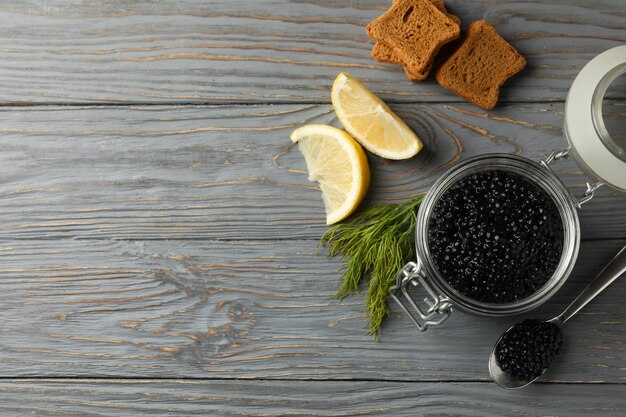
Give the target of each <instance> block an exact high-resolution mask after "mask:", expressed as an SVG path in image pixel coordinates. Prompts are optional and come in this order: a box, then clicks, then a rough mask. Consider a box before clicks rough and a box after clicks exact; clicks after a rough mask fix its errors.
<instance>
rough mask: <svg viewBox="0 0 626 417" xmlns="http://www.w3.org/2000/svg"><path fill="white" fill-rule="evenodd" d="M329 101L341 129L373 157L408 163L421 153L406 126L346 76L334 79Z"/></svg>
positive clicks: (361, 86) (345, 73)
mask: <svg viewBox="0 0 626 417" xmlns="http://www.w3.org/2000/svg"><path fill="white" fill-rule="evenodd" d="M331 100H332V102H333V107H334V108H335V113H337V117H338V118H339V121H340V122H341V124H342V125H343V127H344V128H345V129H346V130H347V131H348V133H350V134H351V135H352V136H353V137H354V138H355V139H356V140H357V141H359V143H360V144H361V145H363V147H365V149H367V150H368V151H370V152H372V153H373V154H376V155H378V156H381V157H383V158H387V159H407V158H410V157H412V156H414V155H416V154H417V153H418V152H419V151H420V150H421V149H422V142H421V141H420V139H419V138H418V137H417V135H416V134H415V133H414V132H413V131H412V130H411V129H410V128H409V127H408V126H407V125H406V123H404V122H403V121H402V119H400V118H399V117H398V116H397V115H396V114H395V113H394V112H393V111H391V109H390V108H389V107H388V106H387V105H386V104H385V103H384V102H383V101H382V100H381V99H379V98H378V97H376V96H375V95H374V94H373V93H372V92H371V91H370V90H368V89H367V88H365V86H364V85H363V84H361V83H360V82H359V80H357V79H356V78H354V77H353V76H351V75H350V74H348V73H347V72H342V73H340V74H339V75H338V76H337V78H335V82H334V83H333V89H332V92H331Z"/></svg>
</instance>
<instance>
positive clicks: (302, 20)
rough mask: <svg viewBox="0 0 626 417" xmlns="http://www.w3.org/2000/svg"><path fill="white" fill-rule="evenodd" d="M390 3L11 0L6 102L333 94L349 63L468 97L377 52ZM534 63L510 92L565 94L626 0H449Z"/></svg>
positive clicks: (2, 33) (618, 34)
mask: <svg viewBox="0 0 626 417" xmlns="http://www.w3.org/2000/svg"><path fill="white" fill-rule="evenodd" d="M389 3H390V1H389V0H362V1H358V2H354V1H353V2H334V1H332V2H330V1H325V0H310V1H289V0H265V1H257V0H247V1H237V2H233V1H231V0H222V1H210V2H198V1H194V0H166V1H159V2H158V7H155V4H154V2H152V1H133V2H124V3H123V4H115V5H112V4H111V2H107V1H90V2H75V1H69V0H55V1H45V2H39V1H19V2H15V1H7V0H3V1H0V37H1V38H2V39H3V47H2V49H1V50H0V62H2V65H0V79H2V80H3V83H2V85H1V86H0V97H1V101H2V102H5V103H42V102H43V103H51V102H55V103H59V102H129V101H130V102H197V101H201V102H207V101H210V102H269V101H274V102H277V101H278V102H284V101H290V102H298V101H300V102H301V101H306V102H311V101H314V102H328V101H329V94H328V89H329V86H330V84H331V82H332V80H333V79H334V77H335V76H336V75H337V73H338V72H340V71H342V70H349V71H351V72H352V73H353V74H354V75H356V76H358V77H360V78H362V79H363V80H365V81H367V83H368V85H370V86H371V87H372V88H373V89H374V90H375V91H376V92H378V93H380V94H382V95H383V96H384V97H385V98H386V99H393V100H400V101H402V100H405V101H406V100H411V101H415V100H418V101H442V100H446V101H448V100H453V101H460V100H461V99H460V98H459V97H457V96H456V95H454V94H451V93H449V92H448V91H447V90H445V89H443V88H441V87H440V86H439V85H438V84H437V83H436V82H435V81H434V80H433V79H430V80H428V81H427V82H424V83H420V84H412V83H410V82H408V81H407V80H406V78H405V76H404V74H403V73H402V71H401V70H400V69H399V68H398V67H395V66H392V65H388V64H381V63H377V62H375V61H374V60H373V59H372V58H371V57H370V49H371V47H372V44H373V43H372V41H370V40H368V38H367V36H366V34H365V29H364V28H365V25H366V24H367V23H368V22H369V21H371V20H372V19H374V18H375V17H376V16H378V15H379V14H381V13H382V11H383V10H384V9H385V8H386V7H387V6H388V4H389ZM446 4H447V6H448V7H449V9H450V10H451V11H452V12H453V13H455V14H457V15H458V16H459V17H460V18H461V19H462V21H463V26H466V25H467V24H469V23H470V22H472V21H474V20H477V19H481V18H486V19H488V20H490V21H491V22H493V23H494V24H495V25H496V27H497V29H498V31H499V32H500V33H501V34H502V35H503V36H504V37H505V38H507V39H508V40H510V41H511V42H512V44H513V45H514V46H515V47H516V48H518V49H519V50H520V51H521V52H522V53H523V54H524V55H525V56H526V57H527V59H528V68H527V69H526V70H525V71H524V73H523V74H522V75H520V76H519V77H516V78H515V80H514V81H511V82H510V83H507V85H506V86H505V87H504V89H503V93H502V98H501V99H502V100H503V101H528V100H533V101H536V100H549V101H553V100H556V101H562V100H564V99H565V95H566V93H567V90H568V88H569V85H570V83H571V81H572V79H573V77H574V76H575V75H576V74H577V72H578V71H579V70H580V68H581V67H582V66H583V65H584V64H585V63H586V62H587V61H589V60H590V59H591V58H592V57H594V56H595V55H597V54H598V53H600V52H602V51H604V50H606V49H609V48H611V47H613V46H617V45H620V44H623V43H624V42H625V41H626V26H625V25H624V17H625V15H624V10H626V1H624V0H601V1H593V2H590V1H585V0H565V1H564V0H561V1H554V0H550V1H547V0H544V1H535V2H531V3H529V2H526V1H522V0H517V1H507V0H494V1H486V0H472V1H467V0H464V1H461V0H448V1H446Z"/></svg>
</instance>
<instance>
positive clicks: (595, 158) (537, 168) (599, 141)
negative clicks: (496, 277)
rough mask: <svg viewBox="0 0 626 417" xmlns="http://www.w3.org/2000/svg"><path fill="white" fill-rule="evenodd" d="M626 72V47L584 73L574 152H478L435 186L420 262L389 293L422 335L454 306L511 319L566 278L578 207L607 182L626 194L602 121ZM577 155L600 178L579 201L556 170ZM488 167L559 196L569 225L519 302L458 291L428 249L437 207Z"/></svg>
mask: <svg viewBox="0 0 626 417" xmlns="http://www.w3.org/2000/svg"><path fill="white" fill-rule="evenodd" d="M625 71H626V45H625V46H620V47H617V48H613V49H611V50H608V51H606V52H604V53H602V54H600V55H598V56H597V57H596V58H594V59H593V60H592V61H590V62H589V63H588V64H587V65H586V66H585V67H584V68H583V70H582V71H581V72H580V74H579V75H578V76H577V78H576V80H575V81H574V83H573V84H572V87H571V89H570V92H569V94H568V99H567V102H566V105H565V129H564V130H565V136H566V138H567V141H568V144H569V148H568V149H566V150H564V151H560V152H554V153H552V154H551V155H550V156H549V157H548V158H547V159H545V160H543V161H541V163H537V162H535V161H532V160H530V159H528V158H524V157H522V156H518V155H511V154H485V155H479V156H476V157H473V158H470V159H468V160H466V161H464V162H462V163H460V164H458V165H456V166H455V167H453V168H452V169H450V170H449V171H447V172H446V173H445V174H444V175H442V176H441V177H440V178H439V179H438V180H437V181H436V182H435V184H434V185H433V187H432V188H431V189H430V191H429V192H428V193H427V194H426V197H425V199H424V202H423V203H422V205H421V207H420V210H419V212H418V214H417V224H416V231H415V232H416V233H415V235H416V239H415V249H416V253H417V261H416V262H410V263H408V264H407V265H406V266H405V267H404V268H402V269H401V270H400V271H399V272H398V274H397V276H396V283H395V285H394V286H393V287H392V288H391V290H390V291H391V297H392V298H393V299H394V300H395V301H396V302H397V303H398V304H399V305H400V307H401V308H402V310H404V311H405V312H406V313H407V314H408V316H409V317H410V319H411V320H412V321H413V323H414V324H415V325H416V326H417V328H418V329H419V330H421V331H425V330H426V329H427V328H428V327H429V326H433V325H438V324H440V323H442V322H443V321H444V320H446V319H447V318H448V317H449V316H450V313H451V311H452V309H453V308H458V309H459V310H462V311H464V312H467V313H470V314H477V315H483V316H505V315H512V314H519V313H523V312H526V311H529V310H531V309H533V308H536V307H537V306H539V305H540V304H542V303H544V302H545V301H547V300H548V299H549V298H550V297H552V295H554V293H555V292H556V291H558V289H559V288H560V287H561V286H562V285H563V283H564V282H565V281H566V280H567V278H568V276H569V274H570V273H571V271H572V268H573V267H574V264H575V262H576V257H577V255H578V249H579V245H580V223H579V220H578V212H577V209H578V208H580V207H581V205H582V204H584V203H586V202H587V201H589V200H590V199H591V198H592V197H593V193H594V191H595V190H596V189H597V188H599V187H600V186H602V185H604V184H608V185H610V186H611V187H612V188H614V189H617V190H620V191H626V157H624V154H623V153H621V148H620V149H618V150H616V149H615V146H614V144H613V142H612V140H611V139H610V136H608V133H607V132H606V129H605V128H604V124H603V122H602V117H601V103H602V99H603V97H604V93H605V92H606V90H607V87H608V85H609V84H610V83H611V82H612V81H613V80H615V79H616V78H617V77H618V76H619V75H620V74H622V73H624V72H625ZM598 103H600V104H598ZM570 154H573V155H574V156H575V158H576V160H577V162H578V163H579V165H581V166H582V167H583V170H584V171H585V172H586V173H587V174H588V175H590V176H591V177H593V178H595V180H596V181H595V182H594V183H592V184H589V183H588V184H587V190H586V192H585V194H584V195H583V196H582V198H581V199H580V200H579V199H577V198H576V197H575V196H574V195H572V194H571V193H570V191H569V190H568V189H567V188H566V187H565V185H564V184H563V183H562V182H561V180H560V179H559V178H558V177H557V176H556V175H555V174H554V172H552V169H551V168H550V164H551V163H552V162H553V161H555V160H558V159H561V158H567V157H568V156H569V155H570ZM607 167H609V168H610V169H607ZM488 170H499V171H506V172H510V173H513V174H515V175H519V176H521V177H523V178H525V179H526V180H528V181H530V182H532V183H534V184H536V185H537V186H538V187H539V188H541V189H542V190H543V191H545V192H546V193H547V194H548V196H549V197H550V198H551V199H552V201H553V202H554V204H555V206H556V207H557V210H558V212H559V214H560V217H561V221H562V224H563V248H562V252H561V257H560V260H559V263H558V265H557V267H556V269H555V270H554V272H553V274H552V276H551V277H550V278H549V279H548V280H547V281H546V283H545V284H544V285H543V286H542V287H541V288H540V289H539V290H537V291H536V292H534V293H533V294H531V295H530V296H528V297H526V298H524V299H521V300H517V301H515V302H512V303H505V304H491V303H484V302H480V301H477V300H474V299H472V298H469V297H467V296H465V295H464V294H462V293H460V292H459V291H457V290H455V289H454V288H453V287H452V286H451V285H450V284H449V283H448V282H447V281H446V280H445V279H444V277H442V276H441V274H440V273H439V271H438V270H437V268H436V267H435V265H434V262H433V260H432V257H431V254H430V250H429V244H428V236H429V233H428V232H429V230H428V227H429V223H430V219H431V216H432V214H433V208H434V207H435V205H436V204H437V202H438V201H439V199H440V198H441V196H443V195H444V194H445V193H446V191H447V190H448V189H450V187H452V186H453V185H454V184H456V183H458V182H459V181H460V180H461V179H463V178H465V177H466V176H468V175H472V174H475V173H478V172H481V171H488ZM420 289H421V290H424V291H425V292H426V294H427V297H426V298H423V301H418V300H417V299H416V297H414V295H413V294H414V293H415V291H419V290H420Z"/></svg>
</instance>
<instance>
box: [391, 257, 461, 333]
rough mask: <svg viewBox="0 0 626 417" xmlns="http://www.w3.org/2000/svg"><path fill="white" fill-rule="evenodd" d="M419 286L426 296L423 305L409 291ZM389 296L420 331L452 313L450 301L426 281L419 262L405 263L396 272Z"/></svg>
mask: <svg viewBox="0 0 626 417" xmlns="http://www.w3.org/2000/svg"><path fill="white" fill-rule="evenodd" d="M409 285H410V286H411V287H418V286H421V287H422V288H424V289H425V290H426V292H427V293H428V296H427V297H425V298H424V305H422V307H420V305H419V304H418V303H417V302H416V301H415V300H414V299H413V297H412V296H411V294H410V293H409V289H410V288H411V287H409ZM389 292H390V295H391V298H393V300H394V301H395V302H396V303H398V305H399V306H400V308H402V310H403V311H404V312H405V313H406V314H408V316H409V318H410V319H411V321H412V322H413V324H415V326H416V327H417V328H418V329H419V331H421V332H425V331H426V330H428V326H437V325H439V324H441V323H443V322H444V321H445V320H446V319H447V318H448V317H450V314H451V313H452V303H450V300H449V299H448V298H447V297H444V296H442V295H438V294H437V293H436V292H435V291H434V290H433V288H432V287H431V286H430V284H428V282H427V281H426V277H425V276H424V274H423V273H422V269H421V267H420V265H419V264H417V263H415V262H409V263H407V264H406V265H405V266H404V268H402V269H401V270H400V271H398V273H397V274H396V284H395V285H394V286H392V287H391V288H390V289H389Z"/></svg>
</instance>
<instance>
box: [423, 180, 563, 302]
mask: <svg viewBox="0 0 626 417" xmlns="http://www.w3.org/2000/svg"><path fill="white" fill-rule="evenodd" d="M428 245H429V249H430V254H431V259H432V261H433V263H434V265H435V267H436V268H437V270H438V271H439V273H440V274H441V276H442V277H443V278H444V279H445V280H446V281H447V282H448V283H449V284H450V286H452V288H454V289H455V290H457V291H459V292H460V293H461V294H464V295H465V296H467V297H469V298H472V299H474V300H477V301H480V302H484V303H491V304H504V303H511V302H515V301H517V300H521V299H524V298H526V297H528V296H530V295H532V294H533V293H535V292H537V291H538V290H539V289H540V288H541V287H542V286H543V285H544V284H545V283H546V282H547V281H548V280H549V279H550V277H551V276H552V274H553V273H554V271H555V270H556V268H557V266H558V264H559V260H560V258H561V252H562V249H563V222H562V220H561V216H560V214H559V212H558V209H557V207H556V205H555V203H554V201H553V200H552V198H551V197H550V196H549V195H548V194H547V193H546V192H545V191H544V190H542V189H541V188H539V187H538V186H537V185H536V184H534V183H532V182H530V181H529V180H527V179H526V178H524V177H522V176H521V175H518V174H516V173H513V172H508V171H503V170H487V171H481V172H478V173H474V174H470V175H468V176H466V177H464V178H462V179H460V180H459V181H458V182H457V183H455V184H454V185H452V186H451V187H450V188H449V189H448V190H446V192H445V193H444V194H443V195H442V196H441V197H440V198H439V200H438V201H437V203H436V204H435V207H434V208H433V213H432V216H431V219H430V222H429V225H428Z"/></svg>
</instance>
